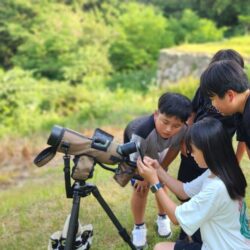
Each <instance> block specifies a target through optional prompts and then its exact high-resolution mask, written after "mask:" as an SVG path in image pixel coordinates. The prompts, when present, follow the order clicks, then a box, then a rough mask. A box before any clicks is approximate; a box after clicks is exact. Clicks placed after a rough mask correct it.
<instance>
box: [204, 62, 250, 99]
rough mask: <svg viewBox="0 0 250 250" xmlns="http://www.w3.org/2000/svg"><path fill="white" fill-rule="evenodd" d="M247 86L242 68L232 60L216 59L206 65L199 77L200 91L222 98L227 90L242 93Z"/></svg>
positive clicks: (206, 94)
mask: <svg viewBox="0 0 250 250" xmlns="http://www.w3.org/2000/svg"><path fill="white" fill-rule="evenodd" d="M248 88H249V84H248V78H247V75H246V73H245V72H244V69H243V68H242V67H241V66H240V65H239V64H238V63H237V62H235V61H233V60H222V61H217V62H214V63H212V64H210V65H209V66H208V68H207V69H206V70H205V71H204V72H203V73H202V75H201V78H200V89H201V93H202V94H203V95H205V96H209V97H213V96H215V95H218V96H219V97H220V98H223V97H224V96H225V94H226V92H227V91H228V90H233V91H235V92H237V93H243V92H245V91H246V90H247V89H248Z"/></svg>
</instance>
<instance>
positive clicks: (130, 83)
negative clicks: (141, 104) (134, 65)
mask: <svg viewBox="0 0 250 250" xmlns="http://www.w3.org/2000/svg"><path fill="white" fill-rule="evenodd" d="M155 72H156V67H152V68H149V69H144V70H143V69H142V70H136V71H129V72H118V73H116V74H113V75H112V76H111V77H110V79H109V80H107V81H106V86H107V87H109V88H110V89H111V90H116V89H118V88H123V89H127V90H133V91H140V92H144V93H145V92H147V91H148V90H149V89H150V87H152V86H154V85H155V84H156V79H155Z"/></svg>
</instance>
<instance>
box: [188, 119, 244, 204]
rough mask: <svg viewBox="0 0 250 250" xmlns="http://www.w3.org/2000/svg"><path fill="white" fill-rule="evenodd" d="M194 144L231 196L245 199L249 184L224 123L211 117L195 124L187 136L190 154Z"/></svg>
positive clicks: (234, 198)
mask: <svg viewBox="0 0 250 250" xmlns="http://www.w3.org/2000/svg"><path fill="white" fill-rule="evenodd" d="M192 144H193V145H195V147H197V148H198V149H199V150H201V151H202V153H203V155H204V159H205V161H206V164H207V166H208V168H209V169H210V170H211V171H212V172H213V173H214V174H215V175H216V176H218V177H219V178H220V179H221V180H222V181H223V182H224V184H225V186H226V188H227V191H228V194H229V196H230V197H231V198H232V199H233V200H236V199H240V198H242V197H244V196H245V192H246V191H245V190H246V186H247V182H246V179H245V176H244V174H243V172H242V170H241V168H240V166H239V163H238V160H237V158H236V156H235V153H234V149H233V146H232V141H231V138H230V136H229V135H228V133H227V132H226V130H225V129H224V128H223V125H222V123H221V122H220V121H219V120H218V119H215V118H211V117H210V118H208V117H207V118H204V119H202V120H200V121H198V122H196V123H194V124H193V125H192V126H191V127H190V128H189V130H188V132H187V134H186V145H187V149H188V151H190V152H192V146H191V145H192Z"/></svg>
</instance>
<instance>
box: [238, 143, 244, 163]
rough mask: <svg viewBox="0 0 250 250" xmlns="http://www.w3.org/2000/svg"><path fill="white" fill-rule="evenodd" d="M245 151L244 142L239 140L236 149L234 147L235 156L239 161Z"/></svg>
mask: <svg viewBox="0 0 250 250" xmlns="http://www.w3.org/2000/svg"><path fill="white" fill-rule="evenodd" d="M245 151H246V144H245V142H243V141H239V142H238V145H237V149H236V157H237V160H238V162H239V163H240V162H241V160H242V158H243V155H244V153H245Z"/></svg>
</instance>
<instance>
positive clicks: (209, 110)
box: [178, 49, 245, 243]
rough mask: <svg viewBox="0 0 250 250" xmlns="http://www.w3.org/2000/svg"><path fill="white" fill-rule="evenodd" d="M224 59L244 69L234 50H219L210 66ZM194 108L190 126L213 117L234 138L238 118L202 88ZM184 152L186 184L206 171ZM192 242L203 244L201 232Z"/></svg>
mask: <svg viewBox="0 0 250 250" xmlns="http://www.w3.org/2000/svg"><path fill="white" fill-rule="evenodd" d="M224 59H228V60H233V61H235V62H236V63H238V64H239V65H240V66H241V67H242V68H244V60H243V58H242V56H241V55H240V54H239V53H238V52H237V51H235V50H232V49H225V50H219V51H218V52H217V53H216V54H215V55H214V56H213V58H212V59H211V62H210V64H212V63H214V62H216V61H220V60H224ZM192 106H193V113H192V116H191V119H190V120H189V125H191V124H193V123H196V122H197V121H200V120H202V119H203V118H205V117H213V118H216V119H218V120H220V121H221V122H222V124H223V126H224V128H225V130H226V131H227V132H228V133H229V135H230V136H231V137H233V135H234V133H235V131H236V126H237V125H236V122H237V119H236V116H235V115H231V116H223V115H222V114H221V113H220V112H219V111H218V110H217V109H216V108H215V107H214V106H213V105H212V102H211V100H210V99H209V97H208V96H204V95H203V94H202V93H201V90H200V88H198V89H197V91H196V93H195V96H194V98H193V100H192ZM237 140H238V141H239V143H238V146H237V151H236V154H237V159H238V160H239V161H240V159H241V158H242V156H243V153H244V151H245V143H244V142H242V138H241V135H240V134H239V133H237ZM184 151H185V150H182V154H181V162H180V167H179V171H178V180H180V181H182V182H184V183H185V182H190V181H192V180H194V179H195V178H197V177H198V176H200V175H201V174H202V173H203V172H204V171H205V170H204V169H202V168H200V167H199V166H198V165H197V163H196V162H195V160H194V159H193V157H192V156H191V155H190V154H186V152H184ZM186 237H187V235H186V234H185V233H184V231H183V230H182V229H181V232H180V236H179V239H180V240H183V239H185V238H186ZM192 240H193V241H194V242H199V243H201V242H202V240H201V236H200V231H199V230H198V231H197V232H195V233H194V234H193V236H192Z"/></svg>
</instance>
